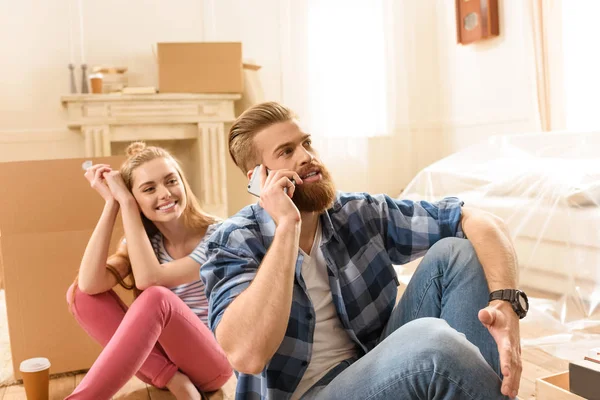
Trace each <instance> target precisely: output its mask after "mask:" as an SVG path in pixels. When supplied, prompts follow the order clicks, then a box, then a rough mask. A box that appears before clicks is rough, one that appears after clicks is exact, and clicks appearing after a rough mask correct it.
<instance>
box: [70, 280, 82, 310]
mask: <svg viewBox="0 0 600 400" xmlns="http://www.w3.org/2000/svg"><path fill="white" fill-rule="evenodd" d="M81 294H83V293H82V292H81V290H79V287H78V286H77V284H76V283H75V282H73V283H72V284H71V286H69V289H67V304H68V305H69V307H72V306H73V304H74V301H77V300H75V298H76V297H79V296H80V295H81Z"/></svg>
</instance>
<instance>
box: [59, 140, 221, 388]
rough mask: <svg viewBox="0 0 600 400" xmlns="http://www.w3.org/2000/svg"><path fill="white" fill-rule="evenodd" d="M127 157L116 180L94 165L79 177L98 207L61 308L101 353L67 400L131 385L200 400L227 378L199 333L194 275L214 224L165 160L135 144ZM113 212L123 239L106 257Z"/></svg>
mask: <svg viewBox="0 0 600 400" xmlns="http://www.w3.org/2000/svg"><path fill="white" fill-rule="evenodd" d="M127 154H128V156H129V158H128V159H127V161H125V163H124V164H123V166H122V167H121V169H120V171H116V170H113V169H111V167H110V166H109V165H104V164H99V165H94V166H92V167H91V168H89V169H88V170H87V172H86V173H85V177H86V178H87V179H88V181H89V182H90V184H91V186H92V188H94V189H95V190H96V191H97V192H98V193H99V194H100V195H101V196H102V197H103V199H104V201H105V206H104V210H103V211H102V214H101V216H100V219H99V221H98V224H97V225H96V228H95V230H94V232H93V233H92V237H91V238H90V241H89V243H88V245H87V248H86V250H85V253H84V255H83V259H82V261H81V266H80V269H79V275H78V277H77V279H76V281H75V283H74V284H73V285H72V286H71V288H69V291H68V294H67V300H68V302H69V304H70V306H71V310H72V312H73V314H74V316H75V318H76V319H77V322H78V323H79V324H80V325H81V327H82V328H83V329H84V330H85V331H86V332H87V333H88V334H89V335H90V336H91V337H92V338H94V339H95V340H96V341H97V342H99V343H100V344H101V345H102V346H103V347H104V349H103V351H102V353H101V354H100V356H99V357H98V359H97V360H96V362H95V363H94V364H93V365H92V367H91V369H90V370H89V372H88V373H87V374H86V376H85V377H84V378H83V380H82V381H81V383H80V384H79V386H77V388H76V389H75V391H74V392H73V393H72V394H71V395H70V396H69V397H67V399H94V400H102V399H110V398H111V397H112V396H113V395H114V394H115V393H116V392H117V391H118V390H119V389H120V388H121V387H122V386H123V385H124V384H125V383H126V382H127V381H128V380H129V379H130V378H131V377H132V376H133V375H136V376H137V377H138V378H140V379H141V380H142V381H144V382H146V383H148V384H151V385H154V386H156V387H159V388H168V389H169V390H170V391H171V392H172V393H173V395H175V397H176V398H177V399H201V396H202V395H201V391H214V390H217V389H219V388H220V387H221V386H222V385H223V384H224V383H225V382H226V381H227V380H228V379H229V378H230V377H231V375H232V369H231V366H230V365H229V363H228V361H227V358H226V356H225V354H224V352H223V350H222V349H221V348H220V347H219V345H218V344H217V342H216V341H215V339H214V337H213V335H212V333H211V331H210V330H209V329H208V327H207V325H206V324H207V318H208V301H207V299H206V297H205V294H204V285H203V283H202V281H201V280H200V275H199V271H200V268H201V266H202V264H203V263H204V261H205V260H206V255H205V246H206V239H207V238H208V237H209V236H210V234H211V233H212V231H213V229H214V225H213V224H214V223H215V222H217V220H216V218H215V217H213V216H210V215H208V214H206V213H204V212H203V211H202V210H201V209H200V207H199V205H198V201H197V200H196V198H195V197H194V195H193V194H192V192H191V190H190V187H189V185H188V183H187V181H186V179H185V176H184V174H183V172H182V170H181V167H180V166H179V164H178V163H177V162H176V160H175V159H174V158H173V157H172V156H171V155H170V154H169V153H168V152H167V151H166V150H164V149H162V148H159V147H152V146H149V147H146V145H145V144H144V143H141V142H136V143H133V144H131V145H130V146H129V147H128V149H127ZM119 210H120V211H121V216H122V219H123V226H124V229H125V239H124V240H123V241H122V242H121V244H120V246H119V248H118V250H117V252H116V253H115V254H114V255H112V256H110V257H108V247H109V242H110V237H111V235H112V231H113V227H114V223H115V220H116V218H117V213H118V211H119ZM128 276H129V277H131V279H132V282H133V284H131V285H127V284H126V283H125V282H124V279H125V278H126V277H128ZM117 284H120V285H122V286H124V287H126V288H127V289H132V290H134V291H135V294H136V299H135V300H134V302H133V304H132V305H131V307H129V309H127V306H126V305H125V304H123V302H122V301H121V300H120V299H119V297H118V296H117V295H116V294H115V292H114V291H113V290H112V288H113V287H114V286H115V285H117Z"/></svg>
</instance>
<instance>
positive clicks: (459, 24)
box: [456, 0, 500, 44]
mask: <svg viewBox="0 0 600 400" xmlns="http://www.w3.org/2000/svg"><path fill="white" fill-rule="evenodd" d="M498 19H499V18H498V0H456V36H457V37H456V41H457V43H459V44H470V43H474V42H477V41H479V40H483V39H488V38H490V37H494V36H498V35H499V34H500V27H499V23H498Z"/></svg>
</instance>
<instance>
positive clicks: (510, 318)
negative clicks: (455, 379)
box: [478, 300, 523, 398]
mask: <svg viewBox="0 0 600 400" xmlns="http://www.w3.org/2000/svg"><path fill="white" fill-rule="evenodd" d="M478 317H479V320H480V321H481V323H482V324H483V325H484V326H485V327H486V328H487V329H488V330H489V331H490V334H491V335H492V337H493V338H494V340H495V341H496V344H497V345H498V353H499V354H500V369H501V371H502V375H504V380H503V381H502V394H503V395H505V396H510V397H512V398H515V397H517V393H518V392H519V384H520V382H521V370H522V369H523V365H522V364H521V335H520V333H519V317H518V316H517V314H516V313H515V312H514V310H513V309H512V306H511V305H510V303H508V302H506V301H501V300H496V301H492V302H491V303H490V304H489V305H488V306H487V307H486V308H484V309H482V310H480V311H479V315H478Z"/></svg>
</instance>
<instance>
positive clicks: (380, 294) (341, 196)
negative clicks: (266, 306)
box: [200, 192, 464, 400]
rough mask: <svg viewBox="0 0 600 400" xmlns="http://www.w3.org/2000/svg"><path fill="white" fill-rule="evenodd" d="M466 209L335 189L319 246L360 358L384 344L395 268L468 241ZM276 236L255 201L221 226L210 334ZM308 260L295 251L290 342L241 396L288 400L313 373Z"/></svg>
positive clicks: (208, 277)
mask: <svg viewBox="0 0 600 400" xmlns="http://www.w3.org/2000/svg"><path fill="white" fill-rule="evenodd" d="M462 204H463V203H462V202H461V201H460V200H458V199H457V198H451V197H450V198H446V199H443V200H441V201H439V202H436V203H428V202H425V201H420V202H413V201H410V200H395V199H392V198H390V197H388V196H384V195H377V196H371V195H369V194H366V193H342V192H338V194H337V198H336V200H335V202H334V204H333V206H332V207H331V208H330V209H329V210H327V211H325V212H324V213H323V214H321V216H320V224H321V234H322V242H321V247H320V248H321V251H322V252H323V256H324V258H325V262H326V264H327V276H328V281H329V287H330V289H331V295H332V299H333V303H334V305H335V309H336V312H337V315H338V317H339V318H340V320H341V322H342V326H343V328H344V329H345V331H346V333H347V334H348V336H349V337H350V339H351V340H352V341H353V342H354V343H355V344H356V346H357V349H358V352H359V354H358V356H359V357H360V356H362V355H364V354H365V353H368V352H369V351H371V350H372V349H373V348H374V347H375V346H376V345H377V344H378V343H379V338H380V337H381V332H382V331H383V329H384V327H385V326H386V324H387V322H388V319H389V318H390V315H391V313H392V309H393V308H394V303H395V301H396V294H397V293H398V288H397V276H396V272H395V270H394V268H393V266H392V264H404V263H407V262H409V261H412V260H414V259H415V258H417V257H420V256H422V255H424V254H425V253H426V252H427V250H428V249H429V248H430V247H431V246H432V245H433V244H434V243H435V242H437V241H438V240H440V239H442V238H444V237H452V236H457V237H464V236H463V232H462V230H461V227H460V216H461V207H462ZM274 236H275V222H274V221H273V219H272V218H271V217H270V216H269V214H268V213H267V212H266V211H265V210H264V209H263V208H262V207H260V206H259V205H256V204H255V205H251V206H248V207H245V208H243V209H242V210H241V211H240V212H238V213H237V214H236V215H234V216H233V217H231V218H229V219H228V220H226V221H225V222H223V223H222V224H221V225H220V226H219V227H218V228H217V230H216V231H215V233H214V234H213V235H212V236H211V239H210V240H209V241H208V244H207V247H208V250H207V254H208V260H207V261H206V262H205V263H204V265H203V267H202V270H201V271H200V273H201V275H202V279H203V280H204V282H205V283H206V293H207V295H208V297H209V299H210V310H209V324H210V325H209V326H210V328H211V329H212V330H213V331H215V329H216V327H217V326H218V324H219V322H220V321H221V318H222V317H223V314H224V313H225V310H226V309H227V307H228V306H229V305H230V304H231V303H232V302H233V301H234V300H235V299H236V298H237V296H238V295H239V294H240V293H242V292H243V291H244V290H246V289H247V288H248V287H249V286H250V284H251V283H252V281H253V279H254V277H255V276H256V274H257V271H258V269H259V266H260V263H261V261H262V259H263V257H264V256H265V254H266V253H267V251H268V249H269V246H271V244H272V243H273V239H274ZM303 260H304V257H303V255H302V253H301V252H298V258H297V260H296V269H295V280H294V292H293V293H294V294H293V299H292V307H291V310H290V316H289V322H288V326H287V330H286V332H285V337H284V338H283V341H282V342H281V345H280V346H279V348H278V349H277V351H276V353H275V354H274V355H273V357H272V358H271V360H269V363H268V364H267V365H266V367H265V369H264V370H263V371H262V372H260V373H258V374H256V375H249V374H242V373H239V374H238V383H237V389H236V399H240V400H241V399H244V400H246V399H252V400H259V399H277V400H279V399H290V398H291V397H292V394H293V393H294V391H295V390H296V388H297V387H298V384H299V383H300V382H301V380H302V377H303V376H304V373H305V372H306V370H307V368H308V365H309V363H310V361H311V354H312V350H313V337H314V331H315V324H316V322H315V309H314V307H313V304H312V303H311V301H310V298H309V293H308V292H307V288H306V282H305V281H304V277H303V276H302V264H303Z"/></svg>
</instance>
